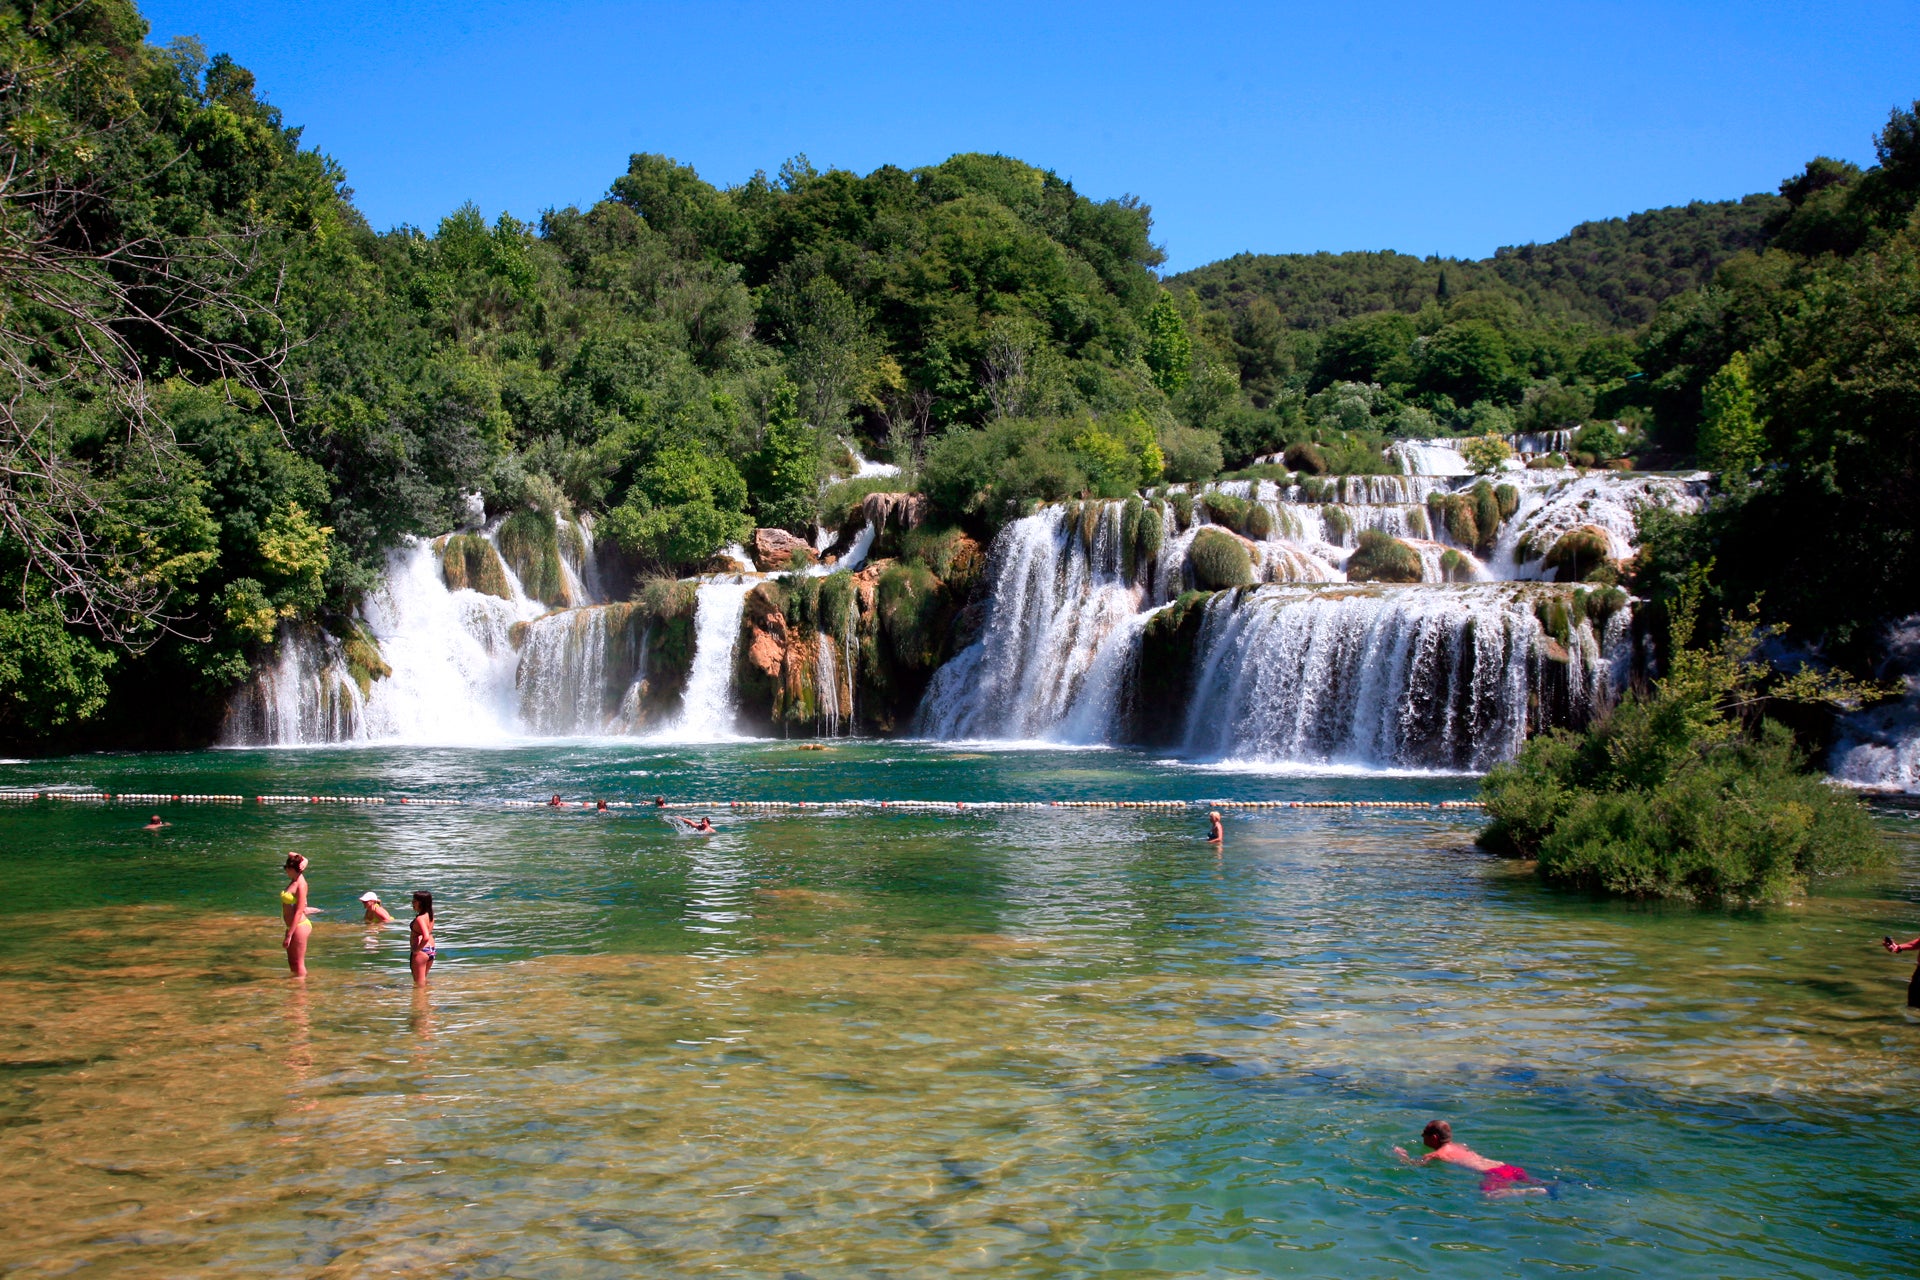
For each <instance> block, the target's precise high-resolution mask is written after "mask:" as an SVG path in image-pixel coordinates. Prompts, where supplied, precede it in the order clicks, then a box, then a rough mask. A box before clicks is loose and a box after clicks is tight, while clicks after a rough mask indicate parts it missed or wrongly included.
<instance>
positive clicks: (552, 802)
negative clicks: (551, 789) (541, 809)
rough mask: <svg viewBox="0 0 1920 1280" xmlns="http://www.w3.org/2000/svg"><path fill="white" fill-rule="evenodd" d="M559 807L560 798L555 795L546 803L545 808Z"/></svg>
mask: <svg viewBox="0 0 1920 1280" xmlns="http://www.w3.org/2000/svg"><path fill="white" fill-rule="evenodd" d="M559 807H560V797H559V795H558V794H555V796H554V797H553V799H551V800H549V801H547V808H549V809H558V808H559Z"/></svg>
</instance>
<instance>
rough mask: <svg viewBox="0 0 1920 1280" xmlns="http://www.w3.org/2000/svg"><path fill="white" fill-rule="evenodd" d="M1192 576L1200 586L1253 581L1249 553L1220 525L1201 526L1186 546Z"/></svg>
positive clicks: (1242, 584)
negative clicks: (1190, 542)
mask: <svg viewBox="0 0 1920 1280" xmlns="http://www.w3.org/2000/svg"><path fill="white" fill-rule="evenodd" d="M1187 563H1188V565H1190V566H1191V567H1192V569H1193V579H1194V581H1195V582H1197V583H1199V584H1200V586H1201V588H1202V589H1203V590H1208V591H1218V590H1221V589H1223V588H1226V587H1247V586H1252V585H1253V557H1252V556H1251V555H1249V554H1248V553H1247V546H1246V544H1245V543H1244V542H1242V541H1240V539H1238V538H1236V537H1234V536H1233V535H1232V534H1230V533H1228V532H1227V531H1226V530H1224V529H1202V530H1200V532H1199V533H1197V534H1195V535H1194V537H1193V543H1192V545H1190V546H1189V547H1188V548H1187Z"/></svg>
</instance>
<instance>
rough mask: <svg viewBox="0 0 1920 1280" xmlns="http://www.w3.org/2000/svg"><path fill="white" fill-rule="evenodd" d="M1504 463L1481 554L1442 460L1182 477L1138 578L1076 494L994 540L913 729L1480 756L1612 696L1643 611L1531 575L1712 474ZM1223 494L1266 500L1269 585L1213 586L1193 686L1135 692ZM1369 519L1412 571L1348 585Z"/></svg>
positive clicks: (1693, 501) (1338, 753)
mask: <svg viewBox="0 0 1920 1280" xmlns="http://www.w3.org/2000/svg"><path fill="white" fill-rule="evenodd" d="M1501 480H1502V482H1504V483H1507V484H1510V485H1512V486H1513V487H1514V490H1515V493H1514V494H1512V495H1509V497H1508V499H1507V502H1508V509H1509V510H1510V511H1511V512H1512V514H1511V516H1510V518H1509V519H1508V520H1507V521H1506V522H1505V523H1504V524H1503V526H1502V530H1501V532H1500V534H1499V537H1498V538H1497V539H1496V541H1495V543H1494V548H1493V551H1492V552H1491V553H1490V554H1489V555H1488V556H1487V557H1485V558H1484V559H1483V558H1482V557H1480V556H1477V555H1475V554H1474V552H1473V550H1472V548H1470V547H1466V546H1462V545H1460V544H1458V543H1455V542H1454V541H1453V540H1452V538H1451V536H1450V534H1449V533H1448V530H1447V528H1446V527H1445V525H1446V521H1445V520H1444V519H1443V518H1442V516H1441V514H1440V510H1439V508H1436V507H1435V506H1434V505H1432V502H1430V501H1429V499H1430V498H1432V501H1433V502H1439V500H1440V499H1439V498H1438V497H1433V495H1436V494H1438V495H1443V496H1444V495H1448V494H1451V493H1466V492H1468V491H1469V490H1470V489H1471V487H1472V485H1473V483H1474V481H1473V480H1471V479H1470V478H1467V477H1464V476H1462V477H1458V478H1455V477H1450V476H1448V475H1446V474H1443V473H1442V474H1435V473H1428V474H1402V475H1382V476H1345V477H1328V478H1326V479H1322V480H1303V481H1300V482H1298V483H1295V484H1291V485H1280V484H1276V483H1275V482H1273V481H1270V480H1241V481H1225V482H1220V483H1217V484H1214V485H1210V486H1205V487H1203V488H1201V489H1198V490H1189V489H1186V488H1185V487H1180V488H1179V489H1178V490H1177V491H1176V492H1177V493H1184V494H1185V495H1186V497H1185V498H1184V499H1182V505H1184V506H1185V507H1187V508H1188V509H1190V510H1191V513H1192V524H1191V525H1190V526H1189V527H1188V528H1186V529H1185V530H1183V531H1178V532H1176V530H1177V529H1178V522H1177V520H1176V516H1175V509H1174V508H1175V503H1174V502H1173V501H1172V498H1171V497H1170V498H1169V500H1168V501H1167V502H1165V503H1163V504H1162V505H1161V507H1160V508H1159V509H1160V512H1161V517H1162V521H1163V524H1164V528H1165V530H1166V533H1165V536H1164V537H1163V539H1162V541H1161V543H1160V547H1159V550H1158V552H1157V554H1156V555H1155V557H1154V559H1153V563H1152V564H1151V566H1141V567H1136V569H1135V571H1134V572H1133V574H1132V575H1131V577H1129V575H1128V573H1127V572H1126V565H1125V563H1124V560H1125V556H1124V548H1123V546H1122V537H1121V529H1122V512H1123V509H1124V508H1123V504H1122V503H1119V502H1111V503H1106V504H1102V505H1100V507H1099V510H1098V515H1097V518H1095V519H1093V520H1092V521H1091V522H1090V523H1083V520H1082V519H1076V514H1077V513H1082V512H1084V510H1085V508H1076V507H1073V506H1068V507H1054V508H1050V509H1047V510H1043V511H1041V512H1038V513H1036V514H1035V515H1032V516H1028V517H1026V518H1025V519H1022V520H1017V521H1014V522H1013V523H1011V524H1009V525H1008V526H1007V527H1006V528H1005V529H1003V530H1002V531H1001V533H1000V535H999V537H998V538H997V539H996V540H995V542H994V545H993V548H992V551H991V553H990V557H989V566H988V580H989V582H990V583H991V592H990V595H989V604H988V609H987V612H986V617H985V620H984V624H983V625H982V627H981V629H980V631H979V633H978V635H977V636H976V638H975V639H974V640H973V642H972V643H971V644H969V645H968V646H967V647H966V648H964V649H963V650H961V651H960V652H959V653H958V654H956V655H955V656H954V657H953V658H952V659H951V660H950V661H949V662H948V663H947V665H946V666H945V667H943V668H942V669H941V670H940V671H939V672H937V673H936V674H935V676H934V679H933V681H932V683H931V684H930V686H929V688H928V690H927V694H926V697H925V699H924V700H923V701H922V703H921V708H920V714H919V718H918V721H917V724H916V728H917V730H918V731H919V732H921V733H924V734H926V735H928V736H930V737H935V738H944V739H980V738H985V739H996V738H997V739H1024V740H1034V739H1038V740H1046V741H1056V742H1075V743H1123V742H1145V743H1150V744H1154V745H1164V746H1170V747H1173V748H1174V749H1176V750H1179V751H1181V752H1182V753H1183V754H1186V755H1189V756H1192V757H1196V758H1201V759H1235V760H1252V761H1261V762H1274V763H1293V764H1300V765H1306V766H1315V767H1320V766H1357V767H1365V768H1422V769H1484V768H1486V767H1487V766H1488V765H1490V764H1492V763H1494V762H1496V761H1499V760H1502V759H1506V758H1508V757H1510V756H1511V755H1512V754H1513V753H1514V752H1515V751H1517V750H1518V749H1519V746H1520V744H1521V742H1522V741H1524V739H1525V737H1526V735H1527V734H1528V733H1530V732H1533V731H1535V730H1538V729H1540V728H1543V727H1546V726H1550V725H1559V724H1580V723H1584V722H1585V721H1586V720H1587V719H1588V718H1590V717H1591V716H1592V715H1594V714H1596V713H1598V712H1601V711H1603V710H1604V709H1605V708H1606V707H1608V706H1610V705H1611V703H1612V701H1613V700H1614V699H1615V698H1616V697H1617V696H1618V694H1619V692H1620V690H1621V689H1622V688H1623V687H1624V685H1625V681H1626V678H1627V674H1628V669H1629V665H1630V661H1631V658H1632V653H1633V649H1632V640H1631V616H1632V615H1631V610H1630V609H1627V608H1625V607H1620V606H1619V605H1618V604H1617V600H1616V601H1610V602H1609V604H1608V606H1607V607H1606V608H1605V609H1600V608H1598V607H1596V608H1595V610H1594V612H1593V614H1592V616H1589V615H1588V612H1587V607H1586V604H1585V600H1586V599H1587V598H1589V597H1593V592H1592V591H1587V592H1586V594H1585V595H1584V596H1582V597H1580V598H1579V599H1576V597H1575V588H1573V587H1561V586H1548V585H1544V584H1540V585H1535V584H1533V583H1531V582H1530V581H1529V580H1535V579H1539V578H1542V577H1546V576H1551V574H1550V573H1549V571H1548V570H1546V569H1545V567H1544V565H1543V563H1542V555H1543V552H1544V550H1545V548H1546V547H1548V546H1550V545H1551V544H1552V542H1553V541H1554V539H1556V538H1557V537H1559V536H1560V535H1562V534H1564V533H1566V532H1568V531H1570V530H1573V529H1575V528H1582V527H1586V528H1591V529H1593V530H1597V531H1598V532H1599V533H1601V534H1602V535H1604V538H1605V541H1606V543H1607V544H1608V549H1609V552H1610V554H1611V555H1612V556H1613V557H1614V558H1616V559H1619V558H1624V557H1626V556H1628V555H1630V554H1631V553H1632V550H1633V539H1634V536H1635V526H1636V522H1637V520H1638V518H1639V516H1640V514H1641V513H1642V512H1644V511H1646V510H1649V509H1652V508H1657V507H1664V508H1670V509H1676V510H1691V509H1694V508H1695V507H1697V505H1698V503H1699V501H1700V499H1701V496H1702V494H1703V492H1704V488H1703V485H1702V483H1701V479H1700V478H1699V477H1671V476H1640V475H1632V474H1623V473H1611V472H1609V473H1596V474H1591V475H1586V476H1581V475H1579V474H1577V473H1575V472H1572V471H1565V470H1562V471H1544V470H1533V471H1518V472H1510V473H1508V474H1507V475H1505V476H1503V477H1501ZM1209 495H1220V498H1219V499H1214V500H1213V501H1212V502H1211V503H1210V501H1209ZM1220 499H1224V500H1225V501H1224V502H1223V501H1221V500H1220ZM1234 502H1239V503H1251V504H1257V505H1258V506H1260V507H1262V508H1264V510H1265V512H1266V517H1265V519H1264V520H1263V521H1262V522H1261V523H1260V525H1259V527H1260V528H1261V530H1262V532H1263V536H1259V537H1252V538H1249V537H1245V536H1241V535H1236V536H1239V537H1240V540H1241V542H1242V543H1243V545H1245V546H1246V547H1247V549H1248V552H1249V558H1250V559H1251V561H1252V565H1253V576H1254V578H1255V581H1256V583H1264V584H1270V585H1262V586H1258V587H1256V589H1254V590H1250V591H1238V592H1222V593H1217V594H1215V595H1213V596H1212V598H1211V599H1210V600H1209V601H1208V602H1207V603H1206V605H1205V611H1204V615H1203V616H1202V617H1201V618H1200V619H1199V621H1198V623H1197V635H1194V636H1193V638H1192V639H1191V640H1189V641H1184V642H1182V643H1183V644H1184V645H1186V648H1185V649H1182V650H1181V652H1182V653H1185V654H1188V655H1189V656H1190V659H1191V663H1192V668H1191V672H1190V674H1189V677H1188V678H1187V685H1188V686H1190V687H1186V688H1185V690H1184V694H1183V696H1184V702H1181V703H1180V704H1179V705H1178V706H1173V707H1169V706H1152V707H1146V706H1142V705H1140V695H1139V692H1138V691H1139V690H1140V689H1142V688H1144V687H1146V686H1148V685H1150V684H1154V683H1156V682H1158V681H1161V679H1162V677H1164V676H1165V674H1166V673H1164V672H1161V671H1157V670H1154V671H1148V670H1144V669H1143V664H1145V663H1147V662H1148V661H1149V658H1148V657H1147V656H1146V655H1147V654H1148V653H1149V652H1152V653H1155V654H1159V655H1161V656H1160V657H1156V658H1155V659H1153V660H1154V661H1164V651H1161V650H1152V651H1149V650H1147V649H1145V648H1143V637H1144V636H1145V635H1146V634H1147V632H1148V628H1149V626H1150V625H1151V624H1152V620H1153V618H1154V615H1155V614H1157V613H1158V612H1159V611H1160V610H1161V609H1163V608H1165V607H1166V605H1167V602H1168V601H1170V600H1172V599H1173V597H1175V596H1177V595H1178V594H1179V593H1180V592H1181V591H1182V590H1183V589H1185V588H1187V587H1190V586H1191V585H1193V584H1192V579H1191V572H1190V570H1189V568H1188V566H1187V563H1186V561H1187V552H1188V548H1189V547H1190V546H1191V545H1192V541H1193V538H1194V537H1195V535H1196V534H1197V532H1198V531H1199V530H1200V529H1201V528H1204V527H1206V526H1207V525H1209V524H1212V523H1215V522H1216V520H1215V517H1216V515H1218V516H1219V518H1220V519H1227V518H1229V517H1230V516H1232V511H1233V510H1234V508H1233V506H1232V504H1233V503H1234ZM1443 505H1444V504H1443ZM1255 514H1258V513H1255ZM1233 518H1234V519H1236V520H1239V519H1241V517H1233ZM1245 527H1249V528H1251V527H1255V526H1254V525H1253V524H1251V523H1248V524H1246V526H1245ZM1089 528H1090V530H1091V537H1089V536H1088V531H1089ZM1367 530H1377V531H1379V532H1382V533H1386V534H1389V535H1391V536H1393V537H1395V538H1397V539H1399V540H1400V541H1401V542H1403V543H1404V544H1406V545H1407V546H1408V547H1409V548H1410V549H1411V550H1412V551H1413V552H1414V554H1415V556H1416V557H1417V558H1418V560H1419V563H1420V565H1421V571H1422V572H1421V576H1422V579H1423V581H1422V582H1421V583H1419V584H1414V585H1387V584H1378V583H1365V584H1360V583H1354V584H1348V583H1347V582H1346V574H1345V572H1344V568H1345V566H1346V565H1347V563H1348V561H1349V559H1350V558H1351V556H1352V555H1353V551H1354V548H1355V547H1356V546H1357V544H1358V540H1359V535H1360V534H1361V533H1362V532H1365V531H1367ZM1523 552H1524V553H1525V554H1523ZM1582 590H1585V589H1582ZM1595 598H1597V597H1595ZM1185 607H1186V606H1185V602H1182V608H1183V609H1184V608H1185ZM1180 616H1181V615H1176V621H1177V620H1178V619H1179V618H1180ZM1550 618H1551V619H1553V623H1552V627H1551V628H1550V627H1549V625H1548V619H1550ZM1190 622H1191V620H1188V623H1190ZM1188 623H1182V624H1181V625H1188ZM1156 634H1157V633H1156Z"/></svg>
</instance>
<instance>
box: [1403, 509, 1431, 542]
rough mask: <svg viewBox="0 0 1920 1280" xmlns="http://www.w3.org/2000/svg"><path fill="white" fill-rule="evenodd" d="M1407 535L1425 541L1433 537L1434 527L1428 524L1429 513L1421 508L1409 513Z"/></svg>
mask: <svg viewBox="0 0 1920 1280" xmlns="http://www.w3.org/2000/svg"><path fill="white" fill-rule="evenodd" d="M1407 533H1408V534H1410V535H1411V536H1413V537H1415V538H1419V539H1421V540H1423V541H1425V540H1429V539H1431V538H1432V537H1433V526H1432V525H1430V524H1428V523H1427V513H1426V512H1425V511H1424V510H1422V509H1421V508H1419V507H1415V508H1414V509H1413V510H1411V511H1409V512H1407Z"/></svg>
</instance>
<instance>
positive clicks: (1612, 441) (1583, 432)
mask: <svg viewBox="0 0 1920 1280" xmlns="http://www.w3.org/2000/svg"><path fill="white" fill-rule="evenodd" d="M1573 449H1574V452H1575V453H1583V454H1586V455H1587V456H1588V457H1590V458H1592V459H1593V461H1591V462H1588V463H1586V464H1585V465H1586V466H1589V467H1591V466H1595V465H1597V464H1599V463H1602V462H1605V461H1606V460H1607V459H1609V458H1617V457H1619V456H1620V433H1619V432H1618V431H1616V430H1614V428H1613V424H1612V423H1611V422H1589V423H1588V424H1587V425H1586V426H1584V427H1582V428H1581V429H1580V434H1579V435H1577V436H1575V437H1574V438H1573Z"/></svg>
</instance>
